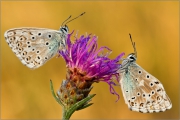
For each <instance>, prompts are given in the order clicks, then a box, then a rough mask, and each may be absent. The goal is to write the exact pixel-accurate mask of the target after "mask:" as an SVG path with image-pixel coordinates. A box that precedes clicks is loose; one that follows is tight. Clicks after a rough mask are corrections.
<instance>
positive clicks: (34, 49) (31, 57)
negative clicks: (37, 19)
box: [4, 26, 68, 69]
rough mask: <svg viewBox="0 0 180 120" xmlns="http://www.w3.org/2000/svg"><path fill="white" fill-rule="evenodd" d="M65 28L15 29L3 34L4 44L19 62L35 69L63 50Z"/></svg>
mask: <svg viewBox="0 0 180 120" xmlns="http://www.w3.org/2000/svg"><path fill="white" fill-rule="evenodd" d="M65 29H67V27H66V26H65V27H62V28H61V29H60V31H57V30H51V29H45V28H15V29H10V30H8V31H6V32H5V34H4V36H5V39H6V42H7V43H8V45H9V47H10V48H11V49H12V51H13V52H14V53H15V54H16V56H17V57H18V58H19V59H20V61H21V62H22V63H23V64H24V65H26V66H27V67H29V68H32V69H35V68H38V67H40V66H42V65H43V64H45V63H46V62H47V61H48V60H49V59H50V58H52V57H53V56H54V55H55V54H56V53H57V52H58V50H62V49H64V48H65V43H66V42H65V40H66V35H67V32H68V31H67V30H66V31H64V30H65Z"/></svg>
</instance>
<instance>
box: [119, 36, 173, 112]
mask: <svg viewBox="0 0 180 120" xmlns="http://www.w3.org/2000/svg"><path fill="white" fill-rule="evenodd" d="M130 39H131V42H132V45H133V48H134V53H131V54H129V55H128V57H127V58H126V59H123V61H122V64H121V68H120V71H119V73H120V77H121V78H120V85H121V89H122V93H123V97H124V99H125V103H126V104H127V105H128V107H129V109H130V110H132V111H137V112H142V113H153V112H163V111H165V110H167V109H170V108H171V107H172V103H171V101H170V99H169V97H168V95H167V94H166V92H165V90H164V87H163V85H162V83H161V82H160V81H159V80H158V79H157V78H155V77H154V76H152V75H151V74H149V73H148V72H146V71H145V70H144V69H143V68H141V67H140V66H139V65H138V64H136V59H137V52H136V48H135V43H134V42H133V41H132V38H131V35H130Z"/></svg>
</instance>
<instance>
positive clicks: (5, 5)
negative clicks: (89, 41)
mask: <svg viewBox="0 0 180 120" xmlns="http://www.w3.org/2000/svg"><path fill="white" fill-rule="evenodd" d="M82 12H86V14H85V15H84V16H82V17H80V18H78V19H77V20H74V21H72V22H70V23H69V24H68V27H69V29H70V32H71V31H72V30H79V34H78V35H82V34H85V33H86V32H87V33H92V34H95V35H97V36H98V39H99V40H98V46H99V47H100V46H108V47H109V48H111V49H112V50H113V53H112V54H111V55H110V57H111V58H115V57H116V56H117V55H119V54H120V53H122V52H125V53H126V55H128V54H129V53H131V52H133V48H132V45H131V42H130V38H129V33H131V35H132V38H133V41H135V42H136V48H137V51H138V59H137V63H138V64H139V65H140V66H142V67H143V68H144V69H145V70H146V71H148V72H149V73H151V74H152V75H154V76H155V77H157V78H158V79H159V80H160V81H161V82H162V83H163V85H164V88H165V90H166V93H167V94H168V96H169V97H170V99H171V101H172V104H173V106H172V109H170V110H167V111H166V112H161V113H154V114H142V113H138V112H132V111H130V110H129V109H128V107H127V105H126V104H125V102H124V98H123V96H122V93H121V89H120V87H119V86H117V87H116V91H117V92H118V93H119V94H120V100H119V101H118V102H115V101H116V99H117V98H116V96H114V95H112V94H110V92H109V86H108V85H107V84H106V83H98V84H97V83H95V84H93V86H94V88H93V90H92V91H91V94H97V95H96V96H95V97H94V98H93V100H92V102H93V103H94V105H92V106H91V107H89V108H87V109H84V110H81V111H78V112H75V113H74V114H73V115H72V117H71V119H177V118H179V2H178V1H177V2H173V1H158V2H148V1H146V2H133V1H129V2H128V1H123V2H120V1H114V2H110V1H104V2H100V1H98V2H95V1H88V2H76V1H68V2H65V1H62V2H50V1H44V2H43V1H39V2H36V1H33V2H30V1H24V2H23V1H15V2H13V1H1V51H2V52H1V56H2V58H1V72H2V73H1V117H2V119H60V118H61V116H62V110H61V107H60V105H59V104H58V103H57V102H56V101H55V100H54V98H53V97H52V95H51V92H50V87H49V85H50V83H49V80H50V79H52V81H53V84H54V89H55V91H57V90H58V88H59V87H60V84H61V82H62V80H63V79H65V74H66V68H65V62H64V60H63V59H62V58H56V57H54V58H53V59H51V60H50V61H48V62H47V63H46V64H45V65H43V66H42V67H40V68H39V69H36V70H30V69H29V68H27V67H26V66H24V65H23V64H22V63H21V62H20V61H19V59H18V58H17V57H16V56H15V54H14V53H13V52H12V50H11V49H10V47H9V46H8V45H7V43H6V41H5V39H4V32H5V31H6V30H8V29H11V28H16V27H39V28H49V29H55V30H58V29H59V28H60V25H61V23H62V22H63V21H64V20H65V19H67V18H68V17H69V15H72V16H73V17H76V16H77V15H79V14H81V13H82ZM125 57H126V56H125Z"/></svg>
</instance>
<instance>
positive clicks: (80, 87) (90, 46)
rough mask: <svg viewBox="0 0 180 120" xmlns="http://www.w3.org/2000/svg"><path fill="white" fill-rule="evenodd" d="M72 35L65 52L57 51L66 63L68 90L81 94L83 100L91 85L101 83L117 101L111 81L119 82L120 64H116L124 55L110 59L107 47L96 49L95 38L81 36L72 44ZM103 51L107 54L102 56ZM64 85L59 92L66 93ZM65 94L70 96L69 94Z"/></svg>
mask: <svg viewBox="0 0 180 120" xmlns="http://www.w3.org/2000/svg"><path fill="white" fill-rule="evenodd" d="M72 34H73V33H71V34H68V37H67V48H66V50H65V51H59V54H60V55H61V56H62V57H63V58H64V60H65V62H66V67H67V75H66V81H67V80H69V82H67V84H69V86H70V87H69V88H73V89H74V92H73V93H74V94H78V95H80V94H83V95H82V98H85V97H87V95H88V94H89V92H90V90H91V85H92V83H94V82H99V81H103V82H106V83H107V84H108V85H109V86H110V92H111V93H112V94H115V95H117V96H118V99H119V95H118V94H117V93H116V91H115V90H114V88H113V85H116V84H115V83H114V82H113V79H116V80H117V81H119V74H118V70H119V69H120V64H119V63H118V62H119V60H120V59H121V57H122V56H123V54H124V53H122V54H120V55H119V56H117V57H116V58H115V59H110V58H108V56H109V54H110V53H111V50H110V49H109V48H108V47H101V48H99V49H97V37H96V36H91V35H88V36H81V37H80V38H78V39H77V38H76V40H75V42H74V43H73V42H72V41H71V36H72ZM104 50H107V51H108V52H107V53H106V54H102V52H103V51H104ZM65 83H66V82H64V86H66V87H63V86H61V88H62V89H61V91H67V84H66V85H65ZM63 88H64V89H63ZM65 89H66V90H65ZM66 93H67V94H70V93H69V92H66ZM76 99H77V97H76ZM80 99H81V97H80Z"/></svg>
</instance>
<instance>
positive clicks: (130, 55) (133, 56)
mask: <svg viewBox="0 0 180 120" xmlns="http://www.w3.org/2000/svg"><path fill="white" fill-rule="evenodd" d="M136 59H137V58H136V54H135V53H131V54H129V55H128V57H127V60H128V61H129V62H135V61H136Z"/></svg>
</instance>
